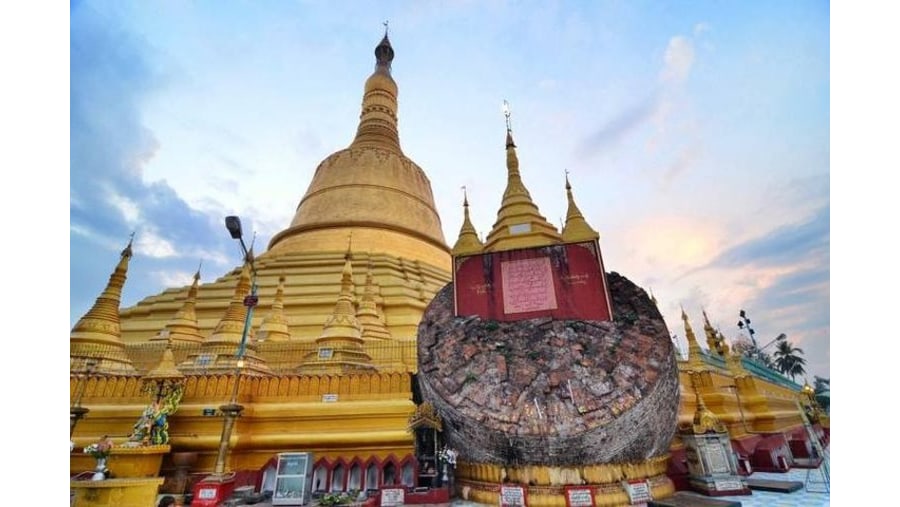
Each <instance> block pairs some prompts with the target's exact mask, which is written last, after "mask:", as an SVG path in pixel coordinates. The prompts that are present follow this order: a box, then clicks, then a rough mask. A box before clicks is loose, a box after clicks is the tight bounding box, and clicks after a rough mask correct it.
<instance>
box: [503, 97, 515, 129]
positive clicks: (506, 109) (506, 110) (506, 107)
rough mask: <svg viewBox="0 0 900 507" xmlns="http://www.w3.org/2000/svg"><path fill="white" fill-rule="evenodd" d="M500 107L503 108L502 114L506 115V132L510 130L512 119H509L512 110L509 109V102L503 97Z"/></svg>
mask: <svg viewBox="0 0 900 507" xmlns="http://www.w3.org/2000/svg"><path fill="white" fill-rule="evenodd" d="M501 109H502V110H503V116H505V117H506V132H512V121H511V120H510V117H511V116H512V112H511V111H510V109H509V102H507V100H506V99H503V105H502V106H501Z"/></svg>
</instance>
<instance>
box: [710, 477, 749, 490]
mask: <svg viewBox="0 0 900 507" xmlns="http://www.w3.org/2000/svg"><path fill="white" fill-rule="evenodd" d="M713 487H715V488H716V491H737V490H742V489H744V485H743V484H741V481H739V480H738V479H714V480H713Z"/></svg>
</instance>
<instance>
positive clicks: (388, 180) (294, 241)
mask: <svg viewBox="0 0 900 507" xmlns="http://www.w3.org/2000/svg"><path fill="white" fill-rule="evenodd" d="M393 59H394V50H393V48H392V47H391V43H390V40H389V39H388V37H387V34H385V36H384V37H383V38H382V39H381V42H380V43H379V44H378V46H377V47H376V48H375V71H374V72H373V73H372V75H371V76H369V78H368V79H367V80H366V83H365V89H364V93H363V100H362V109H361V112H360V116H359V126H358V128H357V131H356V136H355V137H354V139H353V142H352V143H351V144H350V146H348V147H347V148H345V149H342V150H338V151H336V152H334V153H332V154H331V155H329V156H328V157H326V158H325V159H324V160H323V161H322V162H321V163H320V164H319V166H318V167H317V168H316V170H315V173H314V174H313V178H312V181H311V182H310V184H309V187H308V188H307V190H306V193H305V194H304V195H303V197H302V198H301V199H300V203H299V204H298V205H297V210H296V212H295V213H294V218H293V219H292V220H291V223H290V225H289V226H288V227H287V228H286V229H284V230H282V231H280V232H279V233H277V234H275V235H274V236H273V237H272V240H271V241H270V242H269V250H268V252H267V253H266V255H267V256H269V257H271V256H273V255H280V254H281V253H284V252H290V253H291V254H297V253H307V252H316V253H321V252H337V251H341V250H342V249H343V246H344V245H345V241H346V238H347V232H348V231H353V233H354V235H356V237H355V238H354V239H356V238H358V241H356V242H355V243H356V245H357V248H358V249H359V250H372V249H375V250H378V251H379V252H380V253H382V254H387V255H394V256H397V257H406V258H410V256H415V257H417V258H419V259H421V260H422V261H424V262H427V263H429V264H431V265H432V266H436V267H439V268H440V269H444V270H446V271H448V272H449V271H450V259H451V257H450V247H449V246H447V242H446V241H445V239H444V232H443V227H442V226H441V218H440V216H439V215H438V212H437V207H436V206H435V204H434V195H433V194H432V190H431V182H430V181H429V179H428V176H427V175H426V174H425V171H423V170H422V168H421V167H419V166H418V165H416V163H415V162H414V161H412V160H410V159H409V158H408V157H406V156H405V155H404V154H403V152H402V151H401V149H400V141H399V135H398V127H397V93H398V92H397V83H395V82H394V79H393V78H392V77H391V63H392V61H393Z"/></svg>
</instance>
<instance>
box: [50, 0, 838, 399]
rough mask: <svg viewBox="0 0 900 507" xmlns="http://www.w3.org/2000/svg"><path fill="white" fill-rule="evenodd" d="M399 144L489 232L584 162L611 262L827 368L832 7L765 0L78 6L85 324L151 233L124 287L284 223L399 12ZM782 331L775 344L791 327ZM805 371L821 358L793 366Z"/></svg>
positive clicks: (672, 324)
mask: <svg viewBox="0 0 900 507" xmlns="http://www.w3.org/2000/svg"><path fill="white" fill-rule="evenodd" d="M385 20H387V21H388V22H389V34H390V39H391V42H392V45H393V47H394V51H395V58H394V61H393V71H392V72H393V76H394V79H395V80H396V82H397V84H398V87H399V112H398V116H399V129H400V140H401V145H402V147H403V150H404V153H405V154H406V155H407V156H408V157H410V158H411V159H412V160H413V161H415V162H416V163H417V164H418V165H419V166H421V167H422V168H423V169H424V170H425V172H426V174H427V175H428V177H429V178H430V180H431V185H432V190H433V192H434V196H435V203H436V205H437V209H438V212H439V214H440V217H441V220H442V224H443V230H444V236H445V239H446V241H447V243H448V244H449V245H452V244H453V243H454V242H455V240H456V237H457V235H458V232H459V227H460V225H461V223H462V206H461V202H462V190H461V187H463V186H465V187H466V189H467V192H468V198H469V202H470V204H471V206H470V212H471V218H472V222H473V224H474V226H475V228H476V229H477V230H478V231H479V232H480V233H481V234H482V235H486V234H487V233H488V232H489V230H490V227H491V226H492V224H493V222H494V220H495V219H496V213H497V209H498V208H499V205H500V200H501V196H502V193H503V190H504V188H505V183H506V167H505V150H504V139H505V134H506V132H505V128H506V127H505V119H504V116H503V113H502V111H501V104H502V102H503V101H504V100H507V101H508V102H509V104H510V108H511V125H512V130H513V136H514V138H515V141H516V144H517V146H518V156H519V161H520V171H521V173H522V178H523V181H524V183H525V185H526V187H527V188H528V189H529V190H530V192H531V196H532V198H533V200H534V202H535V203H536V204H537V205H538V207H539V209H540V211H541V213H542V214H543V215H544V216H545V217H546V218H547V219H548V220H549V221H550V222H551V223H554V224H559V223H560V221H561V219H562V218H563V217H564V216H565V213H566V194H565V186H564V185H565V176H566V171H568V176H569V179H570V181H571V183H572V186H573V191H574V194H575V199H576V202H577V203H578V205H579V207H580V208H581V210H582V212H583V213H584V215H585V218H586V219H587V221H588V223H589V224H591V226H593V228H594V229H596V230H598V231H599V232H600V236H601V237H600V246H601V249H602V251H603V256H604V263H605V267H606V269H607V271H615V272H618V273H620V274H622V275H624V276H626V277H627V278H629V279H630V280H632V281H633V282H635V283H637V284H638V285H640V286H641V287H643V288H645V289H647V290H648V291H651V292H652V293H653V295H654V296H655V298H656V299H657V301H658V303H659V307H660V310H661V311H662V313H663V316H664V318H665V319H666V322H667V325H668V327H669V330H670V332H671V333H673V334H675V335H677V341H678V342H679V344H680V347H681V349H682V350H686V344H685V342H684V336H685V332H684V328H683V325H682V322H681V318H680V314H681V308H682V307H683V308H684V309H685V311H686V312H687V314H688V316H689V318H690V321H691V324H692V326H693V328H694V330H695V332H696V333H697V337H698V339H699V340H700V342H701V345H702V346H703V347H705V346H706V344H705V339H704V336H703V331H702V328H703V320H702V314H701V311H702V310H704V309H705V311H706V312H707V314H708V315H709V317H710V320H711V321H712V323H713V325H714V326H716V327H718V328H719V329H720V330H721V331H722V332H723V334H724V335H725V336H726V337H727V338H728V339H729V340H734V339H737V338H739V337H740V334H741V331H740V330H739V329H738V327H737V321H738V314H739V312H740V310H742V309H743V310H745V311H746V312H747V315H748V316H749V317H750V319H751V320H752V327H753V328H754V329H755V331H756V338H757V340H758V342H759V344H760V345H765V344H767V343H769V342H770V341H771V340H772V339H773V338H775V337H776V336H777V335H779V334H780V333H785V334H786V335H787V337H788V340H789V341H790V342H791V343H792V344H793V345H794V346H797V347H800V348H801V349H803V353H804V354H803V355H804V357H805V358H806V360H807V373H808V378H809V381H810V383H812V380H813V376H814V375H818V376H821V377H826V378H830V376H831V372H830V369H831V358H830V350H831V340H830V335H831V315H830V307H831V302H830V297H831V282H830V281H831V268H830V267H831V167H830V162H831V140H830V128H831V124H832V122H831V109H830V103H831V84H830V83H831V81H830V76H831V68H830V59H831V52H830V44H831V39H830V32H829V27H830V23H831V20H830V5H829V4H828V3H827V2H822V1H792V2H780V1H758V2H714V1H696V2H660V1H655V2H642V1H628V2H625V1H593V2H571V1H570V2H553V1H544V2H537V1H533V2H529V1H516V2H513V1H477V2H476V1H453V2H431V1H422V2H397V1H394V2H391V1H387V2H378V3H374V2H373V3H368V2H367V3H363V2H318V1H316V2H314V1H298V2H265V1H264V2H214V1H195V2H176V1H160V2H134V1H117V2H109V1H106V2H99V1H96V2H95V1H90V0H82V1H73V2H71V5H70V11H69V20H68V21H69V29H70V32H69V41H68V42H69V55H68V56H69V72H68V79H69V90H68V91H69V97H68V98H69V118H68V127H69V132H68V136H67V137H68V143H69V161H68V162H69V167H70V171H69V254H70V255H69V274H70V287H69V297H70V304H69V308H70V323H69V325H70V327H71V326H72V325H74V323H75V322H76V321H77V320H78V319H79V318H80V317H81V316H82V315H83V314H84V313H85V312H86V311H87V310H88V309H89V308H90V306H91V305H92V304H93V302H94V300H95V298H96V297H97V296H98V295H99V294H100V292H101V291H102V290H103V287H104V286H105V284H106V283H107V281H108V279H109V275H110V273H111V272H112V269H113V268H114V266H115V264H116V262H117V261H118V257H119V253H120V251H121V250H122V248H123V247H124V246H125V244H126V243H127V241H128V239H129V235H130V234H131V233H132V232H135V248H134V251H135V256H134V258H133V259H132V261H131V265H130V268H129V273H128V280H127V282H126V285H125V289H124V292H123V298H122V304H123V306H130V305H133V304H135V303H136V302H138V301H139V300H140V299H142V298H143V297H146V296H149V295H153V294H156V293H159V292H161V291H162V290H163V289H165V288H167V287H173V286H180V285H186V284H188V283H190V277H191V275H192V274H193V272H194V271H196V270H197V267H198V265H199V264H200V262H201V261H202V263H203V267H202V274H203V279H204V280H205V281H211V280H214V279H215V278H218V277H219V276H221V275H223V274H224V273H226V272H227V271H230V270H231V269H233V268H234V267H235V266H236V265H237V264H239V262H240V259H241V256H240V252H239V247H238V246H237V245H236V243H235V242H234V241H233V240H232V239H231V238H230V236H229V235H228V233H227V231H226V230H225V228H224V217H225V216H226V215H231V214H237V215H239V216H241V218H242V220H243V221H244V227H245V230H247V231H253V232H255V233H256V235H257V236H256V245H257V250H261V249H262V248H264V247H265V246H266V245H268V242H269V240H270V238H271V237H272V236H273V235H274V234H275V233H277V232H278V231H280V230H282V229H284V228H286V227H287V226H288V224H289V223H290V220H291V218H292V217H293V213H294V210H295V208H296V206H297V204H298V203H299V200H300V198H301V197H302V196H303V194H304V192H305V190H306V187H307V185H308V184H309V182H310V180H311V177H312V174H313V171H314V170H315V168H316V167H317V165H318V164H319V162H321V160H322V159H324V158H325V157H327V156H328V155H329V154H331V153H332V152H334V151H337V150H339V149H342V148H344V147H346V146H347V145H348V144H349V143H350V141H351V140H352V139H353V136H354V134H355V131H356V125H357V121H358V116H359V107H360V103H361V99H362V91H363V83H364V81H365V79H366V78H367V77H368V76H369V75H370V74H371V72H372V70H373V69H374V63H375V61H374V55H373V50H374V47H375V45H376V44H377V43H378V41H379V40H380V39H381V37H382V35H383V30H384V26H383V22H384V21H385ZM768 350H769V351H773V350H774V346H771V347H770V348H769V349H768ZM797 380H798V381H800V382H802V381H803V379H801V378H798V379H797Z"/></svg>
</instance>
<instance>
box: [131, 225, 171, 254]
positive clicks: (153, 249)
mask: <svg viewBox="0 0 900 507" xmlns="http://www.w3.org/2000/svg"><path fill="white" fill-rule="evenodd" d="M134 247H135V250H136V251H137V252H138V253H140V254H141V255H146V256H148V257H153V258H156V259H165V258H168V257H178V256H179V255H178V252H177V251H176V250H175V247H174V246H172V243H171V242H170V241H169V240H167V239H165V238H163V237H161V236H159V235H158V234H156V231H154V230H153V229H149V228H148V229H145V230H142V231H141V232H140V234H138V235H137V237H136V238H135V245H134Z"/></svg>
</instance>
